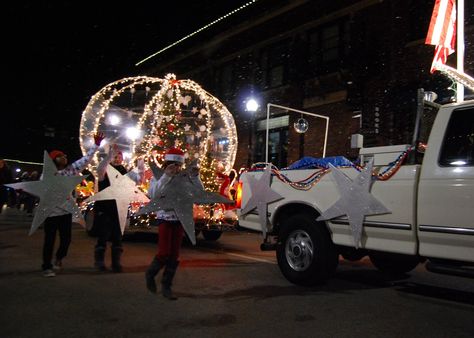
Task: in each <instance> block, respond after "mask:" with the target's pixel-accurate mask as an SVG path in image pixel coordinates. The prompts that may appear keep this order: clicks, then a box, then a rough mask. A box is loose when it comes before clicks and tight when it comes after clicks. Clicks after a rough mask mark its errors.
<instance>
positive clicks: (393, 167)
mask: <svg viewBox="0 0 474 338" xmlns="http://www.w3.org/2000/svg"><path fill="white" fill-rule="evenodd" d="M412 149H413V148H412V147H410V148H409V149H407V150H405V151H404V152H402V153H401V154H400V155H399V156H398V157H397V159H396V160H394V161H393V162H390V163H389V164H388V167H387V168H386V169H385V170H384V171H383V172H381V173H378V174H377V173H373V174H372V177H374V178H375V179H376V180H377V181H386V180H388V179H390V178H391V177H392V176H393V175H395V173H396V172H397V171H398V169H400V167H401V165H402V163H403V162H404V161H405V159H406V157H407V156H408V153H409V152H410V151H411V150H412ZM266 166H267V163H264V162H259V163H255V164H254V165H253V166H252V168H250V169H249V170H248V171H262V170H263V169H264V168H265V167H266ZM351 167H352V168H355V169H356V170H357V171H361V170H362V169H363V167H362V166H359V165H355V164H354V165H352V166H339V167H338V168H351ZM330 171H331V169H329V168H322V169H320V170H317V171H315V172H313V173H312V174H311V175H310V176H309V177H307V178H305V179H302V180H300V181H292V180H290V179H289V178H288V177H287V176H285V175H284V174H282V172H281V171H280V170H279V169H278V168H277V167H276V166H275V165H273V164H272V174H273V175H275V177H277V178H278V179H279V180H280V181H282V182H283V183H286V184H288V185H289V186H291V187H292V188H294V189H297V190H305V191H306V190H310V189H311V188H312V187H313V186H314V185H316V184H317V183H318V182H319V181H320V180H321V178H322V177H323V176H324V175H326V174H327V173H328V172H330Z"/></svg>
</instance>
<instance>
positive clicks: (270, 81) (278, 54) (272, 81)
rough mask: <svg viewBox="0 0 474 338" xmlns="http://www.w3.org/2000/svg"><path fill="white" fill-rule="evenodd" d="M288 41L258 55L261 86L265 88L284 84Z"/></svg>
mask: <svg viewBox="0 0 474 338" xmlns="http://www.w3.org/2000/svg"><path fill="white" fill-rule="evenodd" d="M287 60H288V41H286V40H285V41H281V42H279V43H278V44H275V45H273V46H271V47H270V48H268V49H266V50H264V51H263V52H262V53H261V55H260V65H261V68H262V69H263V84H264V86H265V87H267V88H273V87H278V86H281V85H283V84H285V81H286V71H287V66H288V62H287Z"/></svg>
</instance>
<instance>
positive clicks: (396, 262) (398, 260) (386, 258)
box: [369, 251, 420, 274]
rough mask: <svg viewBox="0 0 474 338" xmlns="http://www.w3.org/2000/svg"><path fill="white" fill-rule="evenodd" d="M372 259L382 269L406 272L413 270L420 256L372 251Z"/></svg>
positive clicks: (387, 271)
mask: <svg viewBox="0 0 474 338" xmlns="http://www.w3.org/2000/svg"><path fill="white" fill-rule="evenodd" d="M369 257H370V261H371V262H372V264H373V265H374V266H375V267H376V268H377V269H378V270H380V271H383V272H386V273H390V274H404V273H407V272H410V271H411V270H413V269H414V268H415V267H416V266H417V265H418V264H419V263H420V258H419V257H418V256H410V255H402V254H396V253H390V252H380V251H372V252H370V253H369Z"/></svg>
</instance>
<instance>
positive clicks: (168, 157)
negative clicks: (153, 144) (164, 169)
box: [165, 148, 184, 163]
mask: <svg viewBox="0 0 474 338" xmlns="http://www.w3.org/2000/svg"><path fill="white" fill-rule="evenodd" d="M165 161H173V162H181V163H184V152H183V151H182V150H181V149H178V148H170V149H168V151H167V152H166V153H165Z"/></svg>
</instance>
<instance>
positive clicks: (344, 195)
mask: <svg viewBox="0 0 474 338" xmlns="http://www.w3.org/2000/svg"><path fill="white" fill-rule="evenodd" d="M329 166H330V167H331V171H332V174H333V178H334V180H335V181H336V185H337V188H338V190H339V194H340V198H339V199H338V200H337V201H336V202H335V203H334V204H333V205H332V206H331V207H329V208H328V209H327V210H326V211H324V212H323V213H322V215H321V216H319V217H318V218H317V219H316V220H317V221H322V220H329V219H332V218H335V217H339V216H342V215H347V218H348V219H349V224H350V226H351V230H352V236H353V240H354V245H355V247H356V248H358V247H359V243H360V240H361V237H362V227H363V222H364V218H365V216H366V215H380V214H386V213H390V212H391V211H390V210H389V209H387V208H386V207H385V206H384V205H383V204H382V203H381V202H380V201H379V200H377V199H376V198H375V197H374V196H373V195H372V194H371V193H370V187H371V185H372V167H373V161H370V162H369V163H368V164H367V166H366V168H365V169H364V170H363V171H361V172H360V173H359V175H357V177H356V178H355V179H354V181H352V180H351V179H350V178H349V177H347V176H346V175H345V174H344V173H343V172H342V171H341V170H340V169H338V168H336V167H334V166H333V165H331V164H329Z"/></svg>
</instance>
